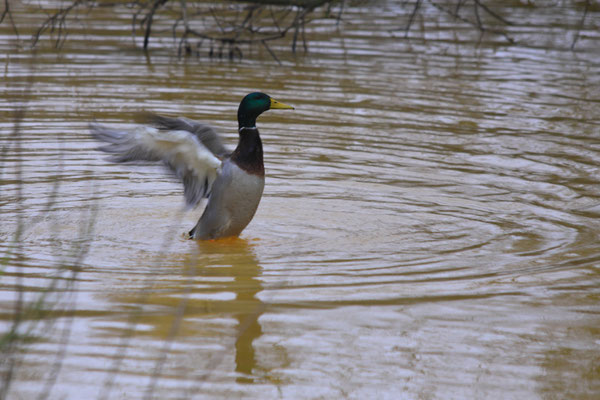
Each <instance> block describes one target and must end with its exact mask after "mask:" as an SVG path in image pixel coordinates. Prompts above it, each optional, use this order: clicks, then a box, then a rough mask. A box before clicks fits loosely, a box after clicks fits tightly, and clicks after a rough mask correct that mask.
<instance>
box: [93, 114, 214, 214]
mask: <svg viewBox="0 0 600 400" xmlns="http://www.w3.org/2000/svg"><path fill="white" fill-rule="evenodd" d="M90 130H91V134H92V136H93V137H94V138H95V139H96V140H98V141H101V142H104V143H106V144H105V145H103V146H101V147H100V150H102V151H104V152H106V153H109V154H111V158H110V159H111V160H112V161H114V162H119V163H124V162H130V161H163V162H165V163H166V164H167V166H169V168H170V169H171V170H172V171H173V172H175V174H176V175H177V176H178V177H179V178H180V179H181V180H182V182H183V187H184V196H185V200H186V203H187V204H188V206H192V207H193V206H196V205H197V204H198V203H199V202H200V200H201V199H202V198H204V197H208V195H209V194H210V191H211V189H212V186H213V183H214V182H215V179H216V178H217V175H218V174H219V171H220V168H221V160H219V159H218V158H217V157H216V156H215V155H214V154H213V153H212V151H211V150H209V149H208V148H207V146H206V145H204V144H202V143H201V142H200V140H199V139H198V138H197V137H196V136H195V135H194V134H192V133H191V132H189V131H187V130H174V131H166V130H163V131H160V130H158V129H156V128H151V127H139V128H138V129H136V130H134V131H120V130H116V129H111V128H108V127H105V126H103V125H100V124H95V123H94V124H90Z"/></svg>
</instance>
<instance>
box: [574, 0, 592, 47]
mask: <svg viewBox="0 0 600 400" xmlns="http://www.w3.org/2000/svg"><path fill="white" fill-rule="evenodd" d="M589 9H590V0H585V8H584V9H583V15H582V16H581V21H579V27H578V28H577V32H576V33H575V37H574V38H573V43H571V50H573V49H574V48H575V44H576V43H577V41H578V40H579V35H580V33H581V30H582V29H583V24H584V23H585V17H586V16H587V13H588V10H589Z"/></svg>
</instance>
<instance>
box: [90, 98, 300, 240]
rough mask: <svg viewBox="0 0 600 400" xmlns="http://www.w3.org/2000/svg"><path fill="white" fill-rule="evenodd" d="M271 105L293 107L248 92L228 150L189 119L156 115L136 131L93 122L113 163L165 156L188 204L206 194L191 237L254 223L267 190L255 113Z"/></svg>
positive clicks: (223, 233)
mask: <svg viewBox="0 0 600 400" xmlns="http://www.w3.org/2000/svg"><path fill="white" fill-rule="evenodd" d="M271 108H282V109H283V108H290V109H291V108H292V107H291V106H288V105H285V104H283V103H280V102H278V101H276V100H274V99H271V98H270V97H269V96H268V95H266V94H264V93H259V92H256V93H251V94H249V95H247V96H246V97H244V99H243V100H242V102H241V103H240V107H239V109H238V124H239V141H238V145H237V147H236V149H235V150H234V151H233V152H232V153H229V152H227V150H226V149H225V148H224V146H223V145H222V144H221V141H220V138H219V137H218V135H217V134H216V132H215V131H214V130H213V129H212V128H211V127H210V126H208V125H204V124H201V123H198V122H195V121H191V120H188V119H185V118H169V117H161V116H156V115H152V116H150V120H151V121H152V122H153V123H154V125H155V126H156V128H155V127H144V128H141V129H138V130H137V131H134V132H123V131H116V130H113V129H110V128H106V127H104V126H102V125H98V124H92V125H91V126H90V127H91V131H92V136H93V137H95V138H96V139H98V140H100V141H102V142H106V143H108V144H107V145H105V146H103V147H101V148H100V149H101V150H103V151H105V152H107V153H110V154H112V160H113V161H115V162H129V161H139V160H145V161H159V160H162V161H163V162H165V164H166V165H167V166H168V167H169V168H170V169H171V170H172V171H173V172H175V174H176V175H177V176H178V177H179V178H180V179H181V180H182V181H183V185H184V196H185V198H186V202H187V204H188V206H196V205H197V204H198V203H200V201H201V200H202V198H208V202H207V204H206V208H205V209H204V212H203V213H202V216H201V217H200V219H199V220H198V223H197V224H196V226H195V227H194V228H193V229H192V230H191V231H190V232H189V236H190V238H192V239H198V240H211V239H219V238H224V237H231V236H239V234H240V233H241V232H242V231H243V230H244V228H246V226H247V225H248V224H249V223H250V221H251V220H252V218H253V217H254V214H255V213H256V210H257V209H258V205H259V203H260V199H261V197H262V194H263V190H264V186H265V170H264V162H263V148H262V141H261V138H260V134H259V132H258V129H257V128H256V117H258V115H260V114H261V113H262V112H264V111H266V110H268V109H271Z"/></svg>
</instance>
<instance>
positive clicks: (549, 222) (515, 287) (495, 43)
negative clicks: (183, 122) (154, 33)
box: [0, 2, 600, 399]
mask: <svg viewBox="0 0 600 400" xmlns="http://www.w3.org/2000/svg"><path fill="white" fill-rule="evenodd" d="M511 7H512V8H508V9H504V15H512V16H513V18H514V19H516V20H521V17H522V16H524V15H528V16H529V18H530V19H529V20H530V21H533V22H532V23H529V24H523V25H517V26H515V27H513V28H511V29H513V32H515V35H516V36H518V38H519V39H522V40H523V41H525V42H527V44H526V45H521V46H509V45H507V44H506V43H505V41H504V39H503V38H502V37H496V36H493V35H486V36H485V37H484V40H483V41H481V42H480V41H479V38H478V35H477V33H476V32H473V29H472V28H471V27H468V26H467V27H466V26H464V25H463V24H461V23H460V22H459V21H453V20H451V19H444V18H441V20H440V19H438V20H437V22H436V23H429V24H427V21H425V22H423V20H421V22H420V24H421V27H420V28H419V26H418V25H416V26H415V28H414V30H413V31H411V35H412V39H411V40H404V39H402V36H403V34H404V32H403V31H400V32H398V31H395V32H394V29H396V28H397V27H398V26H399V23H398V15H399V14H401V9H400V8H399V7H398V5H397V4H394V3H393V2H383V3H376V4H373V5H371V6H365V7H364V8H362V7H361V8H352V7H348V8H347V9H346V12H345V14H344V20H343V22H342V23H341V24H340V26H339V27H338V26H337V25H336V24H335V22H334V21H331V20H319V21H315V22H314V23H313V24H311V25H309V27H308V31H307V35H308V40H309V41H308V44H309V52H308V53H307V54H306V55H304V54H298V55H296V56H294V55H293V54H291V52H290V50H289V42H283V43H281V44H279V45H274V47H273V49H274V50H275V51H276V52H277V54H278V56H279V58H280V60H281V65H280V64H278V63H277V62H275V61H274V60H273V59H271V58H270V56H269V54H268V53H267V52H266V51H265V49H261V48H259V47H256V48H253V49H250V50H248V51H245V52H244V54H245V57H244V58H243V59H242V60H240V61H236V62H229V61H224V60H222V61H219V60H215V59H212V60H211V59H209V58H208V57H206V56H205V55H203V56H201V57H200V58H199V59H195V58H193V57H192V58H188V59H184V60H181V59H178V58H177V57H176V51H175V50H173V44H172V43H171V42H169V40H168V39H166V38H165V39H164V40H162V41H159V40H157V41H156V42H153V46H154V50H153V51H152V52H151V53H150V55H149V56H146V55H145V54H144V53H142V52H141V51H138V50H135V49H133V44H132V40H131V38H130V37H129V36H128V32H127V31H124V32H122V33H120V31H118V27H119V26H120V25H119V23H120V22H119V19H114V18H113V20H112V22H111V23H110V24H109V23H107V22H106V21H107V20H109V19H110V18H108V17H107V16H106V15H105V16H104V17H103V16H102V14H100V15H98V14H92V15H91V16H89V17H88V18H91V19H92V22H93V18H98V19H99V20H101V21H102V22H103V24H104V25H101V26H103V27H104V28H102V29H99V28H97V29H96V30H94V31H93V33H92V34H89V35H85V34H78V33H77V32H75V33H74V34H73V35H72V36H71V37H70V38H69V39H68V40H67V41H66V43H65V45H64V47H63V48H62V49H61V50H60V51H58V50H55V49H53V48H52V46H51V43H49V42H48V41H47V39H46V41H44V40H42V42H41V43H40V45H39V46H38V48H37V51H36V52H35V53H34V52H31V51H29V50H26V49H21V50H19V51H15V50H14V43H13V42H12V40H11V39H10V37H11V36H10V32H11V31H10V29H9V28H10V26H9V25H7V24H3V25H0V34H1V35H2V36H1V37H2V38H3V39H2V41H0V46H1V47H2V52H3V53H4V56H3V57H2V58H1V60H2V70H3V71H2V80H1V82H0V87H1V88H2V90H0V115H2V118H1V120H0V128H1V135H0V146H1V148H2V149H3V152H2V160H1V161H2V162H1V165H0V166H1V169H0V174H1V175H0V217H1V220H2V221H1V227H0V254H1V255H2V256H3V257H4V259H3V260H4V261H3V264H2V265H3V274H2V275H1V286H0V289H1V290H0V304H1V305H2V306H1V307H2V308H1V309H2V314H1V315H2V318H1V324H0V326H2V330H3V332H7V331H8V330H9V329H10V327H11V324H12V323H13V321H14V312H15V310H16V309H17V308H18V304H20V303H19V302H20V300H19V299H21V300H22V301H23V304H24V305H23V306H22V309H26V306H27V304H30V303H32V302H35V301H37V300H39V299H40V298H42V299H43V302H42V305H41V306H40V307H41V309H42V310H54V311H53V312H51V313H49V314H41V315H43V317H42V318H41V319H37V318H36V317H31V315H29V314H28V315H29V316H27V317H26V318H25V321H23V322H22V324H21V325H20V328H19V329H20V330H21V333H27V334H29V335H31V336H32V337H33V338H34V339H32V340H29V341H27V342H26V343H25V344H24V350H23V352H21V353H19V355H18V357H16V364H14V376H13V378H12V382H11V386H10V392H9V398H15V399H18V398H35V397H37V396H38V395H39V394H40V393H41V394H47V395H48V398H52V399H54V398H67V399H82V398H109V399H137V398H144V397H145V396H146V398H147V397H150V395H152V396H155V397H156V398H161V399H184V398H207V399H208V398H311V399H317V398H323V399H325V398H327V399H331V398H356V399H359V398H360V399H366V398H373V399H374V398H389V399H396V398H406V399H467V398H522V399H524V398H528V399H532V398H556V399H558V398H561V399H562V398H569V399H592V398H598V397H596V396H598V395H600V315H599V313H600V305H599V301H600V266H599V264H600V246H599V244H598V243H599V242H598V239H599V230H600V220H599V216H600V166H599V161H600V144H599V143H600V142H599V139H600V119H599V115H600V50H599V49H600V47H599V46H598V43H599V35H598V33H597V28H598V14H597V12H591V13H590V14H589V15H588V17H587V22H586V24H587V25H586V26H585V28H584V30H583V31H582V33H581V37H580V39H579V42H578V45H577V47H576V50H575V51H570V50H569V45H570V43H571V39H572V38H573V35H574V33H575V31H574V29H573V27H574V26H575V24H576V23H577V22H578V21H579V20H580V16H581V14H580V13H581V9H575V10H568V9H566V11H565V10H561V13H559V14H560V15H557V14H556V13H555V12H552V11H544V12H542V11H539V13H538V15H537V16H536V17H531V9H530V8H528V7H524V6H523V7H521V6H519V5H518V4H517V3H516V2H515V4H513V5H512V6H511ZM429 12H432V13H433V12H435V10H429ZM559 16H560V18H559ZM103 18H104V19H103ZM123 18H124V17H123ZM523 18H524V17H523ZM536 18H537V19H536ZM24 24H25V23H24ZM111 24H113V25H111ZM126 24H127V23H126ZM423 24H425V25H426V26H425V29H424V30H423V26H422V25H423ZM112 27H117V28H115V29H111V28H112ZM74 29H79V28H77V27H74ZM115 32H116V33H115ZM548 32H550V33H548ZM139 40H140V39H139V38H138V44H139V43H140V41H139ZM254 90H261V91H264V92H266V93H269V94H271V95H272V96H273V97H275V98H277V99H278V100H281V101H283V102H285V103H288V104H292V105H294V106H295V107H296V110H294V111H289V112H288V111H287V110H286V111H270V112H268V113H266V114H264V115H263V116H261V117H260V119H259V121H258V124H259V125H258V126H259V129H260V131H261V135H262V138H263V142H264V146H265V164H266V171H267V179H266V188H265V194H264V197H263V199H262V202H261V204H260V207H259V210H258V212H257V215H256V216H255V218H254V220H253V221H252V223H251V224H250V225H249V226H248V227H247V229H246V230H245V231H244V232H243V234H242V235H241V237H240V238H239V239H237V240H224V241H216V242H206V243H198V242H194V241H189V240H186V239H185V238H184V236H183V235H184V233H185V232H187V231H188V230H189V229H190V228H192V227H193V226H194V224H195V222H196V219H197V218H198V216H199V214H200V213H201V209H197V210H193V211H189V212H185V211H184V210H183V197H182V190H181V189H182V188H181V186H180V185H179V184H178V183H177V182H176V181H175V180H173V179H172V178H171V177H170V176H169V175H168V174H165V173H164V172H163V170H162V169H161V168H160V167H159V166H122V165H115V164H111V163H109V162H107V161H106V160H105V158H104V156H103V155H102V154H101V153H99V152H98V151H97V150H96V143H94V142H93V141H92V140H91V138H90V137H89V136H88V133H87V124H88V122H89V121H91V120H97V121H99V122H103V123H107V124H112V125H114V126H119V127H122V128H132V127H133V126H134V121H133V119H134V118H133V116H134V115H135V114H136V113H138V112H140V111H155V112H159V113H162V114H166V115H182V116H186V117H189V118H193V119H198V120H203V121H206V122H209V123H211V124H213V125H214V126H215V127H216V128H217V129H218V130H219V131H220V132H221V133H222V135H223V136H224V138H225V141H226V142H227V144H228V145H229V146H230V147H233V146H234V145H235V142H236V137H237V132H236V128H237V123H236V121H235V115H236V109H237V106H238V103H239V101H240V99H241V98H242V97H243V95H245V94H246V93H248V92H250V91H254ZM22 109H24V110H25V113H24V114H23V116H22V118H21V119H19V120H18V126H17V127H18V130H15V118H16V116H17V115H18V111H19V110H22ZM15 132H16V133H17V134H15ZM80 255H81V256H80ZM73 266H75V267H73ZM5 364H6V363H5Z"/></svg>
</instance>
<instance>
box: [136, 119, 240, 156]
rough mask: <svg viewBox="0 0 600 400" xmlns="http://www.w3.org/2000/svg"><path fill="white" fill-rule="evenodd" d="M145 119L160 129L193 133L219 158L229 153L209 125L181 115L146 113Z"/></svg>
mask: <svg viewBox="0 0 600 400" xmlns="http://www.w3.org/2000/svg"><path fill="white" fill-rule="evenodd" d="M145 119H146V120H147V121H148V122H150V123H152V124H154V125H155V126H156V127H157V128H158V129H160V130H171V131H187V132H190V133H192V134H194V135H195V136H196V137H197V138H198V140H199V141H200V143H202V144H203V145H204V146H206V148H207V149H209V150H210V151H212V153H213V154H214V155H216V156H217V157H219V158H223V157H225V156H228V155H229V154H230V153H231V152H230V151H228V150H227V149H226V148H225V146H223V142H222V141H221V138H220V137H219V135H218V134H217V132H215V130H214V129H213V127H212V126H210V125H206V124H203V123H201V122H197V121H193V120H191V119H187V118H183V117H179V118H170V117H163V116H161V115H156V114H146V115H145Z"/></svg>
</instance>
